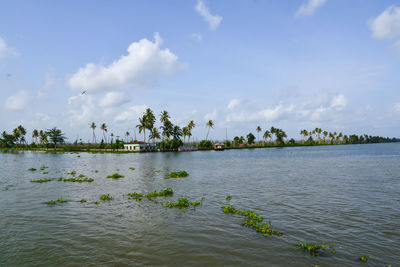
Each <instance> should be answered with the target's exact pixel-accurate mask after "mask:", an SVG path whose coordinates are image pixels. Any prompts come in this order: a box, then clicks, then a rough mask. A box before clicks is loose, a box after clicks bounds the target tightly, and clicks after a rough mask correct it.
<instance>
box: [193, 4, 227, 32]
mask: <svg viewBox="0 0 400 267" xmlns="http://www.w3.org/2000/svg"><path fill="white" fill-rule="evenodd" d="M196 11H197V13H199V15H200V16H202V17H203V19H204V21H206V22H207V23H208V26H209V27H210V30H212V31H214V30H216V29H217V28H218V26H219V24H220V23H221V21H222V17H221V16H218V15H212V14H211V13H210V11H209V9H208V7H207V6H206V5H205V4H204V2H203V1H198V2H197V5H196Z"/></svg>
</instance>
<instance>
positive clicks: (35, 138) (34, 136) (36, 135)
mask: <svg viewBox="0 0 400 267" xmlns="http://www.w3.org/2000/svg"><path fill="white" fill-rule="evenodd" d="M38 137H39V132H38V130H36V129H34V130H33V132H32V138H33V140H34V143H35V144H37V139H38Z"/></svg>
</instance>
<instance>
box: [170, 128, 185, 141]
mask: <svg viewBox="0 0 400 267" xmlns="http://www.w3.org/2000/svg"><path fill="white" fill-rule="evenodd" d="M182 134H183V133H182V129H181V127H179V126H178V125H175V126H174V128H173V130H172V137H173V139H175V140H180V139H181V138H180V137H181V136H182Z"/></svg>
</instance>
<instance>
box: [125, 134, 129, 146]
mask: <svg viewBox="0 0 400 267" xmlns="http://www.w3.org/2000/svg"><path fill="white" fill-rule="evenodd" d="M129 135H130V133H129V132H126V133H125V137H126V142H127V143H128V137H129Z"/></svg>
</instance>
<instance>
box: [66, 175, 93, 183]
mask: <svg viewBox="0 0 400 267" xmlns="http://www.w3.org/2000/svg"><path fill="white" fill-rule="evenodd" d="M83 177H84V178H75V177H72V178H62V177H60V178H58V181H59V182H71V183H92V182H93V181H94V179H93V178H88V177H86V176H83Z"/></svg>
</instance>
